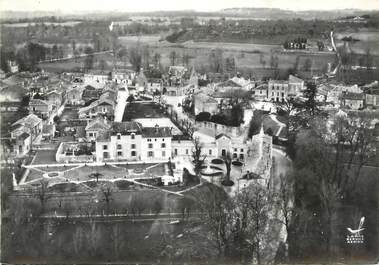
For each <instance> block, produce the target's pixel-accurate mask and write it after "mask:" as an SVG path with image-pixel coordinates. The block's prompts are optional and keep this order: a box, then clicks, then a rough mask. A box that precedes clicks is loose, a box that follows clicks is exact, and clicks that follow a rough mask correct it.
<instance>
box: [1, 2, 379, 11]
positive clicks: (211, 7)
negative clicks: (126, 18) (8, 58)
mask: <svg viewBox="0 0 379 265" xmlns="http://www.w3.org/2000/svg"><path fill="white" fill-rule="evenodd" d="M232 7H267V8H281V9H290V10H330V9H350V8H354V9H365V10H371V9H377V10H379V0H0V10H14V11H37V10H38V11H58V10H61V11H66V12H67V11H69V12H70V11H99V10H105V11H112V10H117V11H126V12H141V11H158V10H190V9H191V10H196V11H217V10H220V9H224V8H232Z"/></svg>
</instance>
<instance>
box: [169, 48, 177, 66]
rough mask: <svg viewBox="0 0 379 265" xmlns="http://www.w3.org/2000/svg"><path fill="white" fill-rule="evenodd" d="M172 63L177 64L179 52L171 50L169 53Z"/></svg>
mask: <svg viewBox="0 0 379 265" xmlns="http://www.w3.org/2000/svg"><path fill="white" fill-rule="evenodd" d="M169 57H170V62H171V65H175V63H176V58H177V54H176V52H175V51H171V52H170V54H169Z"/></svg>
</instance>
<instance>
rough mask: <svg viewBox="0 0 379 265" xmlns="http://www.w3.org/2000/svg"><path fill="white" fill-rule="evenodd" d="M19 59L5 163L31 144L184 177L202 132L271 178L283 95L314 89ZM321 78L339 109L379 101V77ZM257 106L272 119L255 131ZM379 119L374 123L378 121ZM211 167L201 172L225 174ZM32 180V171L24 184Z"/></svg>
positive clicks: (325, 94)
mask: <svg viewBox="0 0 379 265" xmlns="http://www.w3.org/2000/svg"><path fill="white" fill-rule="evenodd" d="M10 65H11V66H12V72H13V74H12V75H10V76H9V77H7V78H4V75H3V76H2V79H1V109H0V110H1V112H2V113H3V114H7V115H9V121H8V122H7V121H6V120H3V123H2V135H1V147H2V154H3V159H2V163H7V162H11V163H14V161H15V160H17V159H18V158H22V157H24V156H27V155H28V154H30V153H31V152H33V153H34V154H35V156H36V158H37V159H35V160H38V161H35V160H34V161H33V162H32V163H31V164H32V165H34V167H36V166H38V165H40V166H46V165H49V164H52V165H70V164H72V163H73V164H78V163H79V164H80V163H83V164H84V163H85V164H87V163H92V164H104V163H114V164H117V163H126V164H127V163H133V162H136V163H151V162H167V161H170V162H171V163H173V164H175V165H176V166H175V171H173V172H171V174H167V175H164V178H165V179H166V180H165V183H166V184H168V183H171V184H172V183H178V182H183V178H182V176H183V170H185V169H187V170H190V171H192V172H193V169H192V166H191V159H192V158H191V157H192V152H193V148H194V139H196V141H199V142H200V143H201V145H202V150H201V152H202V154H203V155H204V157H206V160H208V161H211V160H214V159H216V160H217V159H220V158H222V157H225V156H226V155H227V154H230V156H231V158H232V160H233V161H235V162H236V164H241V165H242V167H241V170H240V174H239V176H238V178H239V177H241V178H242V177H244V178H245V179H248V178H249V176H250V175H251V174H253V175H256V176H261V177H263V180H264V181H265V182H267V183H268V182H269V179H270V170H271V153H272V146H273V144H277V145H281V144H283V143H285V142H286V141H287V131H288V128H287V126H288V124H287V123H286V121H285V120H283V119H281V118H280V117H278V111H277V108H278V104H280V103H282V102H286V101H288V100H290V99H296V100H299V101H301V100H302V99H303V98H304V95H303V92H304V91H305V89H306V85H305V81H304V80H302V79H300V78H298V77H296V76H294V75H289V77H288V79H287V80H272V79H270V80H268V81H261V80H250V79H245V78H244V77H243V76H241V75H238V74H237V75H236V76H234V77H232V78H230V79H229V80H226V81H220V82H210V83H209V82H208V84H207V85H206V86H199V80H200V81H201V80H202V81H206V80H207V78H208V76H207V75H206V74H202V75H201V74H198V73H197V72H196V69H194V68H192V69H187V68H185V67H184V66H171V67H169V69H168V72H167V73H165V74H164V76H163V77H162V78H147V77H146V76H145V74H144V72H143V70H141V71H140V72H134V71H127V72H125V71H123V72H120V71H112V72H110V73H105V72H102V71H99V70H91V71H89V72H88V73H85V74H79V73H63V74H53V73H47V72H43V71H42V72H40V73H29V72H20V73H18V72H17V66H16V65H15V64H14V63H13V62H10ZM312 82H314V83H315V84H317V95H316V99H317V102H318V103H319V104H320V106H321V108H323V109H325V110H327V111H329V112H331V113H336V115H337V114H339V115H340V114H341V112H351V111H359V112H375V111H376V109H377V108H378V107H379V86H378V82H377V81H375V82H373V83H371V84H366V85H364V86H357V85H353V86H346V85H343V84H340V83H336V82H334V81H328V80H322V79H317V80H313V81H312ZM200 83H201V82H200ZM257 112H263V113H264V119H263V123H262V126H261V128H260V129H259V131H256V132H255V134H253V135H251V130H250V129H249V127H250V126H251V125H250V121H251V120H252V118H253V117H254V115H256V113H257ZM20 113H23V116H22V117H21V116H20ZM15 117H17V120H14V118H15ZM12 118H13V120H12ZM377 122H378V120H377V119H375V120H373V123H372V126H375V128H377V127H378V123H377ZM249 134H250V135H249ZM46 150H49V152H50V153H51V151H53V152H54V154H53V156H49V157H48V158H47V159H46V161H45V160H44V159H43V156H41V158H40V156H39V153H41V154H43V152H44V151H46ZM39 158H40V159H39ZM209 171H210V172H208V173H204V175H202V177H204V178H207V175H209V174H210V173H217V170H214V169H209ZM193 173H194V172H193ZM236 178H237V177H236ZM208 180H210V179H208ZM212 181H213V179H212ZM16 183H17V181H16ZM25 183H26V184H28V178H27V177H26V178H25V179H23V181H22V182H21V183H20V184H21V186H22V184H25ZM16 185H17V186H18V184H16Z"/></svg>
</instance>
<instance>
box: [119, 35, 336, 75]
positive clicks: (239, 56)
mask: <svg viewBox="0 0 379 265" xmlns="http://www.w3.org/2000/svg"><path fill="white" fill-rule="evenodd" d="M159 38H160V36H155V37H154V36H151V37H148V36H146V37H139V38H137V37H135V36H130V37H121V38H120V44H122V45H124V46H126V47H130V46H134V45H136V44H137V43H138V42H137V41H138V40H139V44H140V45H141V44H142V45H148V46H149V49H150V52H151V54H154V53H159V54H160V55H161V63H162V65H163V66H169V65H170V63H171V62H170V56H169V55H170V53H171V52H172V51H175V53H176V54H177V64H181V63H182V59H181V58H182V57H183V55H189V57H190V63H189V65H194V66H195V67H196V68H197V69H201V68H202V66H206V65H208V64H209V54H210V52H211V51H212V50H214V49H217V48H220V49H222V50H223V56H224V58H227V57H234V59H235V61H236V65H237V68H245V69H246V68H248V69H256V68H270V60H271V55H272V54H273V55H274V56H278V67H279V68H280V69H289V68H293V67H294V66H295V64H296V61H297V60H298V67H299V68H300V69H301V68H302V67H303V65H304V63H305V61H306V59H307V58H309V59H311V60H312V69H313V70H315V71H317V70H318V71H320V70H323V69H326V65H327V64H328V63H333V62H334V60H335V55H334V53H329V52H323V53H306V52H302V51H300V52H299V51H298V52H284V51H283V49H282V47H281V45H275V44H274V45H268V44H255V43H225V42H193V41H188V42H184V43H180V44H178V43H169V42H167V41H161V42H160V41H159Z"/></svg>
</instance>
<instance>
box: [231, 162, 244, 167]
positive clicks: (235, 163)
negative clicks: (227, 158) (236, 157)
mask: <svg viewBox="0 0 379 265" xmlns="http://www.w3.org/2000/svg"><path fill="white" fill-rule="evenodd" d="M232 165H233V166H237V167H241V166H242V162H240V161H233V162H232Z"/></svg>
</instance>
